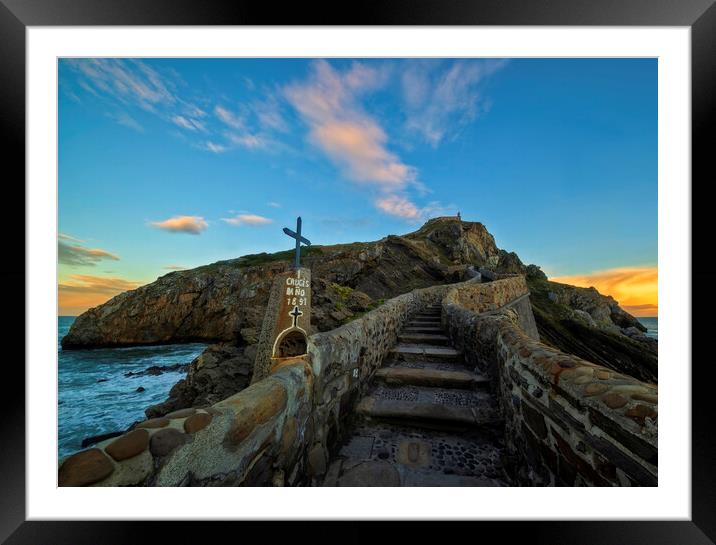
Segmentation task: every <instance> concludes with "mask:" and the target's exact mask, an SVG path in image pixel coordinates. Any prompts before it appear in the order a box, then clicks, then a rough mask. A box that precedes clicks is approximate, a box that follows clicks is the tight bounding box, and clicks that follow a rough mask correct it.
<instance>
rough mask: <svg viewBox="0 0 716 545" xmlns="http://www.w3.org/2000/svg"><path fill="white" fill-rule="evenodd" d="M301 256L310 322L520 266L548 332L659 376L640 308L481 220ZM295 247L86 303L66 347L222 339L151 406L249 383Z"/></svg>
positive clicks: (163, 410) (553, 340)
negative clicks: (529, 252) (538, 258)
mask: <svg viewBox="0 0 716 545" xmlns="http://www.w3.org/2000/svg"><path fill="white" fill-rule="evenodd" d="M304 256H305V257H304V258H303V260H302V262H303V265H304V266H306V267H309V268H310V269H311V274H312V278H313V286H312V319H311V327H312V329H313V332H319V331H328V330H331V329H334V328H336V327H338V326H340V325H342V324H344V323H346V322H348V321H350V320H352V319H355V318H357V317H360V316H362V315H363V314H365V313H366V312H368V311H370V310H372V309H374V308H376V307H378V306H379V305H381V304H382V303H383V302H384V301H385V300H387V299H390V298H392V297H395V296H397V295H400V294H402V293H406V292H409V291H411V290H413V289H416V288H424V287H428V286H433V285H437V284H445V283H453V282H458V281H462V280H466V279H467V278H469V277H470V276H472V275H473V274H474V272H475V271H476V270H484V271H490V272H492V273H495V274H504V273H521V274H524V275H525V276H526V277H527V281H528V286H529V288H530V291H531V293H532V295H531V302H532V306H533V310H534V315H535V318H536V321H537V327H538V330H539V334H540V337H541V339H542V341H543V342H545V343H547V344H550V345H552V346H554V347H555V348H558V349H560V350H562V351H565V352H568V353H571V354H574V355H576V356H579V357H582V358H585V359H587V360H589V361H592V362H595V363H598V364H601V365H605V366H607V367H609V368H612V369H615V370H617V371H620V372H623V373H627V374H629V375H632V376H634V377H636V378H638V379H640V380H644V381H648V382H653V383H656V382H657V346H656V345H657V343H656V341H654V340H652V339H649V338H648V337H646V336H645V335H644V334H643V332H644V331H645V328H644V327H643V326H642V325H641V324H640V323H639V322H638V321H637V320H636V319H635V318H634V317H633V316H631V315H630V314H628V313H626V312H625V311H624V310H623V309H621V308H620V307H619V305H618V303H617V302H616V301H615V300H614V299H613V298H611V297H608V296H604V295H601V294H600V293H599V292H598V291H597V290H595V289H594V288H577V287H574V286H568V285H565V284H558V283H555V282H550V281H549V280H548V279H547V278H546V276H545V275H544V274H543V273H542V271H541V270H540V268H539V267H538V266H536V265H525V264H523V263H522V261H521V260H520V259H519V257H518V256H517V255H516V254H515V253H514V252H507V251H505V250H502V249H500V248H498V247H497V245H496V244H495V240H494V237H493V236H492V235H491V234H490V233H489V232H488V231H487V229H486V228H485V226H484V225H482V224H481V223H478V222H468V221H459V220H457V218H453V217H445V218H435V219H432V220H429V221H428V222H427V223H425V224H424V225H423V226H422V227H421V228H420V229H418V230H417V231H414V232H412V233H409V234H406V235H403V236H395V235H391V236H388V237H385V238H383V239H381V240H379V241H375V242H356V243H352V244H340V245H333V246H319V245H317V246H312V247H310V248H308V249H307V250H306V252H305V254H304ZM292 257H293V251H292V250H288V251H285V252H278V253H274V254H266V253H262V254H254V255H247V256H243V257H240V258H237V259H231V260H226V261H219V262H216V263H213V264H210V265H205V266H202V267H198V268H196V269H192V270H185V271H175V272H171V273H169V274H166V275H164V276H162V277H160V278H158V279H157V280H156V281H154V282H152V283H150V284H147V285H145V286H142V287H140V288H137V289H135V290H131V291H127V292H124V293H122V294H120V295H117V296H116V297H114V298H112V299H110V300H109V301H108V302H106V303H104V304H103V305H100V306H98V307H95V308H92V309H89V310H88V311H86V312H85V313H83V314H82V315H81V316H79V317H78V318H77V319H76V320H75V322H74V323H73V325H72V327H71V329H70V331H69V332H68V334H67V335H66V336H65V337H64V339H63V340H62V347H63V349H82V348H94V347H121V346H133V345H146V344H166V343H182V342H196V341H201V342H209V343H214V344H212V345H211V346H209V347H208V348H207V349H206V351H205V352H204V353H203V354H201V355H200V356H199V357H198V358H196V359H195V360H194V361H192V362H191V364H190V365H189V368H188V372H187V376H186V378H184V379H182V380H180V381H179V382H178V383H177V384H176V385H175V386H174V387H173V388H172V390H171V392H170V395H169V398H168V399H167V400H166V401H165V402H163V403H161V404H159V405H155V406H153V407H150V408H148V409H147V411H146V413H147V416H149V417H158V416H162V415H164V414H167V413H169V412H171V411H175V410H177V409H181V408H184V407H198V406H208V405H210V404H213V403H215V402H217V401H219V400H221V399H223V398H226V397H228V396H229V395H232V394H233V393H236V392H237V391H240V390H241V389H243V388H245V387H246V386H247V385H248V384H249V383H250V380H251V372H252V367H253V361H254V356H255V344H256V342H257V340H258V334H259V331H260V328H261V322H262V320H263V316H264V309H265V306H266V304H267V300H268V295H269V291H270V288H271V283H272V280H273V278H274V277H275V276H276V275H277V274H280V273H281V272H284V271H286V270H287V269H288V268H289V267H290V266H291V262H292Z"/></svg>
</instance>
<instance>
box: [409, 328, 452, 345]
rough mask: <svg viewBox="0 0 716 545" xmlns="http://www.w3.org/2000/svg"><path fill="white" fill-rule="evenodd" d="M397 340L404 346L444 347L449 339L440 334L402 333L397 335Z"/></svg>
mask: <svg viewBox="0 0 716 545" xmlns="http://www.w3.org/2000/svg"><path fill="white" fill-rule="evenodd" d="M398 340H399V341H400V342H401V343H406V344H437V345H440V346H446V345H448V344H449V343H450V339H449V338H448V337H446V336H445V335H442V334H435V333H406V332H404V331H403V332H402V333H401V334H400V335H398Z"/></svg>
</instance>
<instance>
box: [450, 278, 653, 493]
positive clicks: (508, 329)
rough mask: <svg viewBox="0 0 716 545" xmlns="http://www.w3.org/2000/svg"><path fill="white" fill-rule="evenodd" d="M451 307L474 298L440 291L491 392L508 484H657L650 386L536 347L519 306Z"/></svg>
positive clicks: (454, 331) (453, 328)
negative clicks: (509, 471) (495, 395)
mask: <svg viewBox="0 0 716 545" xmlns="http://www.w3.org/2000/svg"><path fill="white" fill-rule="evenodd" d="M500 282H504V280H498V281H495V282H491V283H490V284H488V285H489V286H494V285H496V284H498V283H500ZM473 288H474V287H473ZM473 288H470V289H471V290H472V289H473ZM503 291H505V292H506V291H509V290H508V288H505V290H502V289H500V290H498V292H503ZM516 293H517V292H515V293H514V294H516ZM461 301H467V302H468V304H469V302H470V301H475V298H472V297H469V296H467V295H466V294H459V293H455V292H450V293H448V295H447V296H446V298H445V301H444V302H443V310H444V320H445V321H446V324H447V326H448V329H449V332H450V335H451V337H452V338H453V339H454V340H455V342H456V345H458V346H460V347H461V348H463V349H464V351H465V354H466V358H467V359H468V363H469V364H473V365H475V366H477V367H478V368H480V369H482V370H483V371H484V372H486V373H488V374H489V375H490V376H491V378H492V379H493V381H494V387H495V388H497V389H498V391H499V398H500V406H501V410H502V412H503V415H504V417H505V426H506V430H505V438H506V443H507V450H508V452H509V455H510V458H511V465H512V467H513V470H514V477H515V479H516V481H517V484H521V485H543V486H574V485H589V486H635V485H636V486H656V485H657V466H658V459H657V443H658V442H657V420H658V392H657V387H656V386H655V385H653V384H648V383H643V382H640V381H638V380H636V379H634V378H632V377H630V376H626V375H622V374H619V373H616V372H614V371H611V370H609V369H607V368H605V367H602V366H599V365H596V364H593V363H591V362H588V361H585V360H582V359H580V358H578V357H576V356H572V355H569V354H565V353H563V352H560V351H559V350H556V349H554V348H551V347H549V346H547V345H545V344H542V343H540V342H539V341H538V339H536V338H534V336H533V335H531V334H529V332H528V331H525V330H524V329H523V327H522V326H521V324H522V323H523V322H524V319H523V317H521V316H520V313H522V314H525V313H526V309H525V308H520V307H519V306H518V305H514V304H512V305H506V306H505V307H503V308H501V309H498V310H497V311H488V312H482V313H480V312H479V308H481V307H480V306H479V305H475V306H473V308H476V309H478V310H477V311H476V310H471V309H469V308H466V307H464V306H462V305H460V304H459V302H461ZM483 308H484V307H483ZM528 329H529V328H528Z"/></svg>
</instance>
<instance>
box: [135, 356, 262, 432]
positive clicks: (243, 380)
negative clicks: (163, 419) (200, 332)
mask: <svg viewBox="0 0 716 545" xmlns="http://www.w3.org/2000/svg"><path fill="white" fill-rule="evenodd" d="M255 357H256V349H255V345H248V346H242V347H239V346H235V345H233V344H232V343H218V344H213V345H211V346H209V347H207V348H206V350H204V352H202V353H201V354H199V356H197V357H196V358H195V359H194V361H192V362H191V363H190V364H189V369H188V371H187V375H186V377H185V378H183V379H181V380H180V381H179V382H177V383H176V384H175V385H174V386H172V389H171V391H170V392H169V397H168V398H167V399H166V401H163V402H162V403H159V404H157V405H152V406H151V407H148V408H147V409H146V410H145V411H144V412H145V414H146V415H147V417H148V418H157V417H160V416H164V415H166V414H168V413H171V412H173V411H176V410H178V409H184V408H186V407H208V406H210V405H213V404H214V403H218V402H219V401H221V400H222V399H226V398H227V397H229V396H231V395H233V394H235V393H236V392H240V391H241V390H243V389H244V388H246V387H247V386H248V385H249V383H250V382H251V374H252V373H253V367H254V358H255Z"/></svg>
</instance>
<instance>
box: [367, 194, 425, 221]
mask: <svg viewBox="0 0 716 545" xmlns="http://www.w3.org/2000/svg"><path fill="white" fill-rule="evenodd" d="M375 205H376V206H377V207H378V209H379V210H382V211H383V212H385V213H386V214H388V215H391V216H396V217H398V218H405V219H411V220H413V219H418V218H419V217H420V209H419V208H418V207H417V206H415V205H414V204H413V203H412V202H410V201H409V200H408V199H406V198H405V197H401V196H400V195H390V196H388V197H381V198H379V199H376V201H375Z"/></svg>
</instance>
